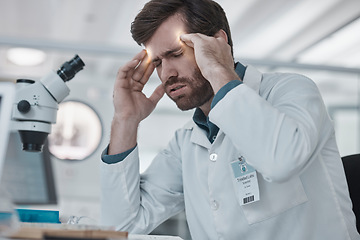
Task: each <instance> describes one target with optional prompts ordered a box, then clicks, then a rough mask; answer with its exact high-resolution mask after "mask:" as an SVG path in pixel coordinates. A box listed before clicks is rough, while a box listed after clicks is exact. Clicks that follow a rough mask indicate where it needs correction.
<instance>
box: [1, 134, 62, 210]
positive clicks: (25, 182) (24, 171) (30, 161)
mask: <svg viewBox="0 0 360 240" xmlns="http://www.w3.org/2000/svg"><path fill="white" fill-rule="evenodd" d="M1 184H3V187H5V189H6V191H7V192H8V193H9V195H10V196H11V198H12V201H13V203H14V204H16V205H52V204H56V203H57V197H56V189H55V181H54V175H53V169H52V165H51V158H50V153H49V148H48V144H47V143H45V145H44V147H43V151H42V152H27V151H23V150H22V143H21V140H20V136H19V133H18V132H11V133H10V136H9V143H8V148H7V152H6V155H5V162H4V166H3V176H2V181H1Z"/></svg>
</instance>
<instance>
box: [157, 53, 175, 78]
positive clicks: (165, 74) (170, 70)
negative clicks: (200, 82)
mask: <svg viewBox="0 0 360 240" xmlns="http://www.w3.org/2000/svg"><path fill="white" fill-rule="evenodd" d="M158 74H159V76H160V79H161V82H162V83H165V82H166V81H168V80H169V79H170V78H172V77H177V76H178V72H177V68H176V66H175V65H174V64H173V62H172V61H169V60H167V59H163V60H162V63H161V69H160V73H158Z"/></svg>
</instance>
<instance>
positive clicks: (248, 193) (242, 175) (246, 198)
mask: <svg viewBox="0 0 360 240" xmlns="http://www.w3.org/2000/svg"><path fill="white" fill-rule="evenodd" d="M230 164H231V168H232V170H233V173H234V178H235V182H236V186H237V188H238V189H239V199H240V205H246V204H250V203H253V202H256V201H259V200H260V193H259V183H258V179H257V173H256V170H255V169H254V168H253V167H252V166H250V165H248V164H247V163H246V161H245V158H244V157H242V156H241V157H239V158H238V160H236V161H233V162H231V163H230Z"/></svg>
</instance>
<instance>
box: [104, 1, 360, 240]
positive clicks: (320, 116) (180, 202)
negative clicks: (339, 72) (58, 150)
mask: <svg viewBox="0 0 360 240" xmlns="http://www.w3.org/2000/svg"><path fill="white" fill-rule="evenodd" d="M131 27H132V28H131V31H132V34H133V38H134V39H135V41H137V42H138V43H139V44H143V45H144V46H145V48H146V50H143V51H141V52H140V53H138V54H137V55H136V56H135V57H134V58H133V60H131V61H129V62H128V63H127V64H125V65H124V66H123V67H121V68H120V70H119V72H118V75H117V79H116V82H115V86H114V100H113V101H114V107H115V114H114V118H113V121H112V129H111V138H110V144H109V146H108V148H107V149H106V150H105V151H104V153H103V156H102V160H103V162H104V163H103V164H102V212H103V219H102V221H103V224H106V225H116V226H117V227H118V229H119V230H125V231H129V232H133V233H149V232H150V231H152V230H153V229H154V228H155V227H156V226H157V225H159V224H160V223H161V222H163V221H165V220H166V219H167V218H169V217H171V216H173V215H175V214H177V213H179V212H180V211H182V210H183V209H185V211H186V216H187V221H188V225H189V228H190V232H191V235H192V238H193V239H256V240H260V239H298V240H304V239H359V236H358V234H357V232H356V228H355V217H354V214H353V212H352V209H351V200H350V198H349V193H348V190H347V184H346V179H345V175H344V171H343V167H342V163H341V160H340V156H339V153H338V150H337V146H336V142H335V137H334V130H333V126H332V123H331V121H330V119H329V117H328V115H327V113H326V109H325V106H324V104H323V102H322V99H321V96H320V94H319V92H318V89H317V88H316V86H315V84H314V83H313V82H312V81H311V80H310V79H308V78H306V77H304V76H300V75H296V74H278V73H277V74H261V73H260V72H258V71H257V70H256V69H254V68H253V67H251V66H246V67H245V66H243V65H242V64H241V63H236V64H235V65H234V60H233V56H232V52H233V51H232V40H231V34H230V30H229V27H228V23H227V19H226V16H225V13H224V12H223V10H222V8H221V7H220V6H219V5H218V4H217V3H215V2H213V1H210V0H153V1H150V2H149V3H147V4H146V5H145V6H144V8H143V10H142V11H141V12H140V13H139V14H138V16H137V17H136V18H135V20H134V22H133V24H132V26H131ZM154 69H156V71H157V74H158V76H159V78H160V80H161V85H160V86H159V87H158V88H156V90H155V91H154V93H153V94H152V95H151V96H150V97H146V96H145V95H144V94H143V93H142V89H143V87H144V85H145V84H146V82H147V81H148V79H149V77H150V75H151V74H152V72H153V71H154ZM164 93H166V94H167V95H168V96H169V97H170V98H171V99H172V100H173V101H174V102H175V103H176V104H177V106H178V108H180V109H181V110H188V109H193V108H196V111H195V113H194V117H193V121H192V122H190V123H189V124H187V125H186V126H184V127H183V128H181V129H180V130H178V131H176V133H175V136H174V138H173V139H172V140H171V141H170V142H169V145H168V146H167V148H166V149H164V150H163V151H161V152H160V153H159V154H158V155H157V156H156V157H155V159H154V160H153V162H152V164H151V166H150V167H149V168H148V169H147V170H146V172H145V173H144V174H142V175H141V176H140V174H139V159H138V147H137V128H138V125H139V123H140V122H141V121H142V120H143V119H145V118H146V117H147V116H149V114H150V113H151V112H152V110H153V109H154V108H155V107H156V104H157V102H158V101H159V100H160V99H161V98H162V96H163V95H164Z"/></svg>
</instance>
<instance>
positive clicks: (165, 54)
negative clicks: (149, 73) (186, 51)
mask: <svg viewBox="0 0 360 240" xmlns="http://www.w3.org/2000/svg"><path fill="white" fill-rule="evenodd" d="M180 50H182V47H181V46H178V47H176V48H174V49H171V50H168V51H165V52H163V53H162V54H160V56H161V57H163V58H167V57H169V56H170V55H172V54H173V53H175V52H178V51H180ZM159 60H160V58H159V57H156V58H154V59H153V60H152V62H157V61H159Z"/></svg>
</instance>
